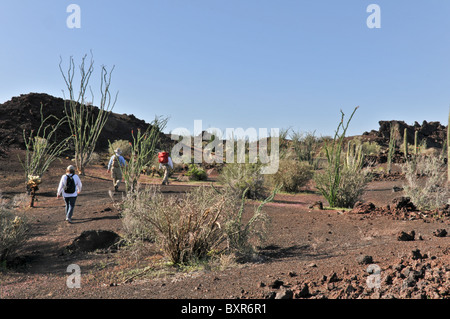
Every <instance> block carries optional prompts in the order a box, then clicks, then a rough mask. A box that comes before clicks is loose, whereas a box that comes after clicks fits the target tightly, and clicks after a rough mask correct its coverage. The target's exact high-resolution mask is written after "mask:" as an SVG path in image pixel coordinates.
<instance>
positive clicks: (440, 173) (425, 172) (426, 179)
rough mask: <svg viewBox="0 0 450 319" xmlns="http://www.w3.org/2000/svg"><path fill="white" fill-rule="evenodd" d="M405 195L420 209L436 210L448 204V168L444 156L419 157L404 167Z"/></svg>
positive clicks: (449, 194)
mask: <svg viewBox="0 0 450 319" xmlns="http://www.w3.org/2000/svg"><path fill="white" fill-rule="evenodd" d="M402 171H403V173H404V174H405V179H406V183H405V185H403V186H404V187H403V189H404V193H405V195H406V196H408V197H410V198H411V201H412V202H413V203H414V205H416V206H417V208H419V209H435V208H439V207H441V206H442V205H444V204H447V202H448V198H449V197H450V193H449V190H448V187H447V185H446V174H445V172H446V166H445V162H444V159H443V158H442V156H433V157H428V156H417V157H415V158H414V159H413V160H410V161H407V162H406V163H405V164H404V165H403V166H402Z"/></svg>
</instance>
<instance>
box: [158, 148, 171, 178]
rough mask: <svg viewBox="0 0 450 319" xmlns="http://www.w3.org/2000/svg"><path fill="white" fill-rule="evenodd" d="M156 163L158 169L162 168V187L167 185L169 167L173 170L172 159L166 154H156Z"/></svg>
mask: <svg viewBox="0 0 450 319" xmlns="http://www.w3.org/2000/svg"><path fill="white" fill-rule="evenodd" d="M158 162H159V168H162V169H163V171H164V178H163V181H162V185H169V167H170V168H172V169H173V163H172V159H171V158H170V156H169V153H167V152H164V151H163V152H159V153H158Z"/></svg>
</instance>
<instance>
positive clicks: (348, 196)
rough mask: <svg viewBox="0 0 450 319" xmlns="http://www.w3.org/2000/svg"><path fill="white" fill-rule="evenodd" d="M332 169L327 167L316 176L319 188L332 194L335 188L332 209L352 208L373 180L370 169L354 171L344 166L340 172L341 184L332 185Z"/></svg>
mask: <svg viewBox="0 0 450 319" xmlns="http://www.w3.org/2000/svg"><path fill="white" fill-rule="evenodd" d="M331 170H332V167H327V168H325V169H324V170H323V171H321V172H317V173H316V174H315V175H314V180H315V182H316V185H317V188H319V190H321V192H322V193H327V194H328V193H331V187H330V185H332V187H335V194H334V202H333V205H331V204H330V203H329V204H330V206H331V207H347V208H352V207H353V206H354V205H355V203H356V202H357V201H358V200H360V199H361V196H362V195H363V193H364V190H365V187H366V186H367V183H368V182H369V181H370V180H371V174H370V172H369V169H360V170H354V169H352V168H351V167H349V166H343V167H342V168H341V169H340V172H339V183H338V184H333V183H330V176H333V174H334V173H333V171H331Z"/></svg>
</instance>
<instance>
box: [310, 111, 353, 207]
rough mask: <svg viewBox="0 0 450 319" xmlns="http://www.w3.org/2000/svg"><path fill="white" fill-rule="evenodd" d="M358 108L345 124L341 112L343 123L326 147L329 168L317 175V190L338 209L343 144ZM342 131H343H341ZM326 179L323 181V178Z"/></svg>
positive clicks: (341, 122)
mask: <svg viewBox="0 0 450 319" xmlns="http://www.w3.org/2000/svg"><path fill="white" fill-rule="evenodd" d="M357 109H358V106H357V107H356V108H355V109H354V110H353V113H352V114H351V115H350V118H349V119H348V121H347V123H344V117H345V114H344V112H342V111H341V121H340V123H339V125H338V127H337V129H336V132H335V135H334V138H333V140H332V141H331V143H330V144H326V145H325V152H326V157H327V162H328V167H327V170H326V173H325V174H322V175H324V176H322V175H321V174H316V175H315V181H316V184H317V189H318V190H319V191H320V192H321V193H322V195H323V196H324V197H325V198H326V199H327V201H328V204H329V205H330V207H337V205H338V204H339V203H338V200H339V198H338V196H339V191H340V187H341V178H342V169H343V163H342V159H341V154H342V149H343V142H344V138H345V134H346V132H347V129H348V126H349V124H350V121H351V120H352V118H353V115H354V114H355V112H356V110H357ZM341 130H342V131H341ZM321 176H322V177H324V178H323V179H322V178H321Z"/></svg>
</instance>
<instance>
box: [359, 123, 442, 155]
mask: <svg viewBox="0 0 450 319" xmlns="http://www.w3.org/2000/svg"><path fill="white" fill-rule="evenodd" d="M378 123H379V124H380V128H379V129H378V131H375V130H372V131H370V132H365V133H364V134H363V136H366V137H372V140H374V141H376V142H377V143H378V144H380V145H384V146H387V145H388V144H389V139H390V135H391V126H394V125H395V126H396V127H397V128H398V132H399V134H398V141H397V145H400V144H399V143H402V142H403V134H404V130H405V129H406V131H407V138H408V143H409V144H411V145H413V144H414V135H415V132H416V131H417V138H418V141H419V143H420V142H423V141H425V142H426V145H427V147H435V148H442V145H443V143H444V142H445V141H446V139H447V127H446V126H443V125H442V124H441V123H440V122H427V121H423V122H422V124H419V123H418V122H415V123H414V124H413V125H408V124H406V123H405V122H404V121H396V120H394V121H379V122H378Z"/></svg>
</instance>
